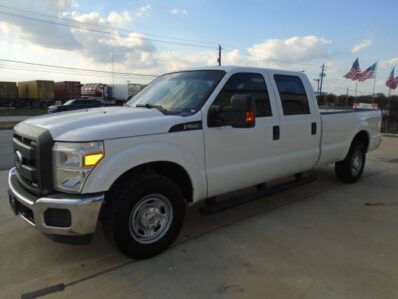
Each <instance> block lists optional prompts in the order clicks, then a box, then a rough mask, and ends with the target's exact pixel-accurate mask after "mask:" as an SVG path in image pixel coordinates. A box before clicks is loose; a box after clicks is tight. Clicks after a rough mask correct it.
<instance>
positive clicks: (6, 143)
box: [0, 130, 13, 170]
mask: <svg viewBox="0 0 398 299" xmlns="http://www.w3.org/2000/svg"><path fill="white" fill-rule="evenodd" d="M11 139H12V130H0V170H3V169H9V168H10V167H12V163H13V152H12V142H11Z"/></svg>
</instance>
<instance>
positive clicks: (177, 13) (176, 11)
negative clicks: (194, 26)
mask: <svg viewBox="0 0 398 299" xmlns="http://www.w3.org/2000/svg"><path fill="white" fill-rule="evenodd" d="M169 13H171V14H172V15H173V16H186V15H188V11H187V10H186V9H179V8H173V9H170V10H169Z"/></svg>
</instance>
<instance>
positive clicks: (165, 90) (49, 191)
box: [8, 67, 381, 258]
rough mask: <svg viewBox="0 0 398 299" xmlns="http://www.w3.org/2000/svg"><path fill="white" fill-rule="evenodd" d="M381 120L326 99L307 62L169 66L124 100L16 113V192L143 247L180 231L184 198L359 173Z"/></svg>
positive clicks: (45, 227) (57, 232)
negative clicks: (324, 170) (292, 67)
mask: <svg viewBox="0 0 398 299" xmlns="http://www.w3.org/2000/svg"><path fill="white" fill-rule="evenodd" d="M380 126H381V114H380V111H378V110H352V111H337V110H336V111H333V110H331V111H328V112H322V111H319V109H318V105H317V101H316V98H315V95H314V93H313V89H312V86H311V84H310V82H309V80H308V78H307V77H306V75H305V74H304V73H302V72H289V71H282V70H271V69H260V68H246V67H213V68H204V69H194V70H187V71H182V72H175V73H169V74H165V75H163V76H161V77H159V78H157V79H156V80H155V81H153V82H152V83H151V84H150V85H149V86H148V87H146V88H145V89H144V90H143V91H142V92H140V93H139V94H138V95H137V96H135V97H134V98H132V99H131V100H130V101H129V102H128V104H127V106H125V107H107V108H103V109H91V110H90V109H88V110H84V111H83V110H81V111H76V112H71V113H68V114H62V115H54V116H40V117H36V118H31V119H28V120H25V121H23V122H21V123H19V124H18V125H16V126H15V129H14V137H13V142H14V148H15V168H13V169H11V171H10V173H9V179H8V182H9V188H10V192H9V194H10V203H11V206H12V208H13V210H14V211H15V213H16V214H19V215H20V216H21V217H22V218H24V219H25V220H26V221H27V222H28V223H30V224H31V225H34V226H35V227H36V228H37V229H39V230H40V231H42V232H43V233H45V234H47V235H53V236H55V237H62V241H67V240H68V239H70V238H82V239H85V238H87V239H89V238H91V237H92V235H93V233H94V232H95V230H96V227H97V223H98V221H99V219H100V221H101V222H102V226H103V229H104V232H105V235H106V237H107V238H108V240H110V242H111V243H112V244H114V245H115V246H116V247H117V248H118V249H119V250H120V251H121V252H123V253H124V254H125V255H127V256H129V257H132V258H147V257H150V256H153V255H156V254H158V253H160V252H162V251H163V250H165V249H166V248H167V247H168V246H169V245H170V244H172V243H173V241H174V240H175V238H176V237H177V235H178V233H179V231H180V229H181V226H182V224H183V220H184V216H185V208H186V205H192V204H195V203H197V202H199V201H202V200H205V199H208V198H213V197H216V196H218V195H221V194H224V193H227V192H231V191H234V190H238V189H241V188H246V187H249V186H256V185H261V184H263V183H264V182H266V181H270V180H273V179H277V178H281V177H285V176H290V175H294V174H298V173H301V172H304V171H307V170H310V169H313V168H315V167H318V166H321V165H326V164H330V163H335V172H336V175H337V177H338V178H339V179H340V180H341V181H343V182H346V183H354V182H356V181H358V180H359V179H360V177H361V175H362V172H363V170H364V166H365V161H366V153H367V152H369V151H372V150H374V149H376V148H378V146H379V145H380V142H381V133H380ZM100 215H101V216H100Z"/></svg>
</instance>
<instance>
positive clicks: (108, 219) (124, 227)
mask: <svg viewBox="0 0 398 299" xmlns="http://www.w3.org/2000/svg"><path fill="white" fill-rule="evenodd" d="M151 196H155V197H156V196H157V197H159V198H161V199H163V200H164V201H165V202H166V200H165V199H164V198H166V199H167V200H168V203H169V205H168V207H169V210H172V213H171V215H172V216H171V219H169V221H168V223H169V224H168V225H167V227H166V226H164V227H165V228H164V230H163V234H162V235H161V236H160V237H159V239H156V240H153V242H151V241H148V240H145V238H148V237H146V236H143V235H142V233H143V232H144V231H143V230H141V231H140V229H139V227H140V226H142V225H144V224H142V222H143V221H144V220H143V219H145V218H144V217H145V216H144V214H148V213H152V214H151V215H152V219H150V220H153V218H155V220H156V215H157V214H156V213H157V212H153V211H150V212H147V211H149V210H148V207H147V208H146V209H147V210H145V212H144V214H143V213H139V211H141V210H143V209H144V208H142V207H141V210H140V206H142V202H143V200H144V203H145V200H146V201H148V199H146V198H148V197H149V198H152V197H151ZM149 202H150V199H149ZM149 204H150V203H149ZM147 205H148V203H147ZM144 207H145V205H144ZM164 209H165V208H164V207H163V210H164ZM159 211H161V210H159ZM136 213H138V214H136ZM160 213H161V212H160ZM165 214H166V213H165ZM135 215H141V216H142V217H138V216H137V217H135ZM153 215H155V216H153ZM184 215H185V201H184V198H183V195H182V193H181V191H180V189H179V188H178V186H177V185H176V184H175V183H174V182H173V181H171V180H170V179H169V178H167V177H164V176H161V175H158V174H155V173H150V172H142V173H139V174H136V175H134V176H130V177H128V178H126V179H123V180H122V181H121V182H119V183H117V184H116V186H114V187H113V188H112V190H111V191H110V193H109V194H108V195H107V196H106V200H105V206H104V211H103V215H102V225H103V229H104V233H105V236H106V238H107V239H108V240H109V241H110V242H111V243H112V244H113V245H115V246H116V247H117V248H118V249H119V250H120V251H121V252H122V253H123V254H125V255H126V256H128V257H130V258H134V259H143V258H149V257H152V256H154V255H157V254H159V253H161V252H162V251H164V250H165V249H167V248H168V247H169V246H170V245H171V244H172V243H173V242H174V240H175V239H176V238H177V235H178V233H179V232H180V230H181V227H182V224H183V221H184ZM149 217H151V216H149ZM134 219H139V220H137V223H139V224H137V225H134V224H132V223H135V221H134ZM155 224H156V223H155ZM155 226H156V225H155ZM159 226H160V224H159ZM137 227H138V228H137ZM156 227H157V226H156ZM145 229H147V227H145V228H144V230H145ZM155 229H156V228H155ZM155 229H154V230H155ZM159 231H160V229H159ZM159 231H158V232H159ZM135 232H137V233H135ZM158 232H156V233H158ZM140 233H141V235H140ZM156 233H155V234H156ZM140 238H142V239H140ZM144 241H145V242H144Z"/></svg>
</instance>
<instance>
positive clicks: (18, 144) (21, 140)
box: [13, 123, 53, 195]
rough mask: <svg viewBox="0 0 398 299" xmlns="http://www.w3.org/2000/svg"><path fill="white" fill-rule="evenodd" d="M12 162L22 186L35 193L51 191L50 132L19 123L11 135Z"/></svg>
mask: <svg viewBox="0 0 398 299" xmlns="http://www.w3.org/2000/svg"><path fill="white" fill-rule="evenodd" d="M13 144H14V164H15V168H16V170H17V178H18V181H19V182H20V183H21V185H22V187H23V188H24V189H26V190H27V191H29V192H31V193H34V194H36V195H47V194H49V193H51V191H52V189H53V188H52V146H53V140H52V137H51V135H50V133H49V132H48V131H47V130H45V129H42V128H37V127H32V126H28V125H26V124H23V123H21V124H19V125H18V126H17V127H16V128H15V132H14V136H13Z"/></svg>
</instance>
